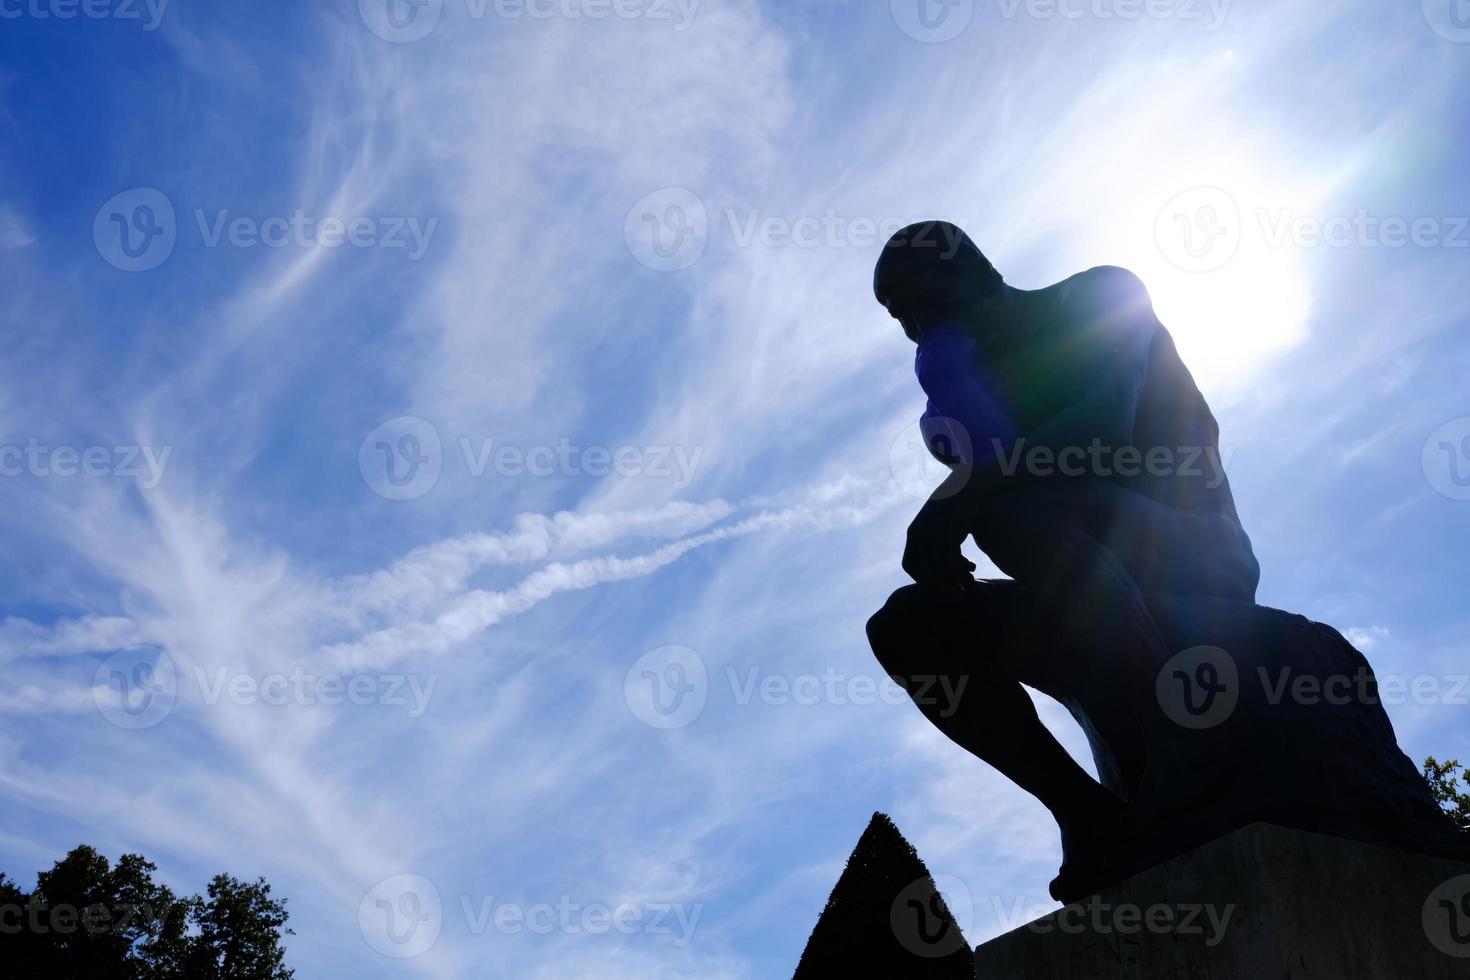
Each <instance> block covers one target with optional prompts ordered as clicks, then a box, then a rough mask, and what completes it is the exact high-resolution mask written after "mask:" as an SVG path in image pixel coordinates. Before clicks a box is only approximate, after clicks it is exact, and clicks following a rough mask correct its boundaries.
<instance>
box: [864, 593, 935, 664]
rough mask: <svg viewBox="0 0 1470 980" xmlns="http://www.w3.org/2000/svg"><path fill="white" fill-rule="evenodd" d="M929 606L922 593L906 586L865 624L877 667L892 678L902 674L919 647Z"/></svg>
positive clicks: (889, 598)
mask: <svg viewBox="0 0 1470 980" xmlns="http://www.w3.org/2000/svg"><path fill="white" fill-rule="evenodd" d="M927 606H928V602H927V600H926V598H925V596H924V594H923V589H921V588H920V587H919V586H917V585H909V586H905V587H904V588H901V589H899V590H898V591H897V592H895V593H893V595H891V596H889V597H888V601H887V602H885V603H884V604H883V608H882V609H879V610H878V611H877V612H876V613H874V614H873V615H872V617H871V618H870V619H869V620H868V643H869V645H871V646H872V648H873V655H874V656H876V657H877V658H878V663H880V664H882V666H883V669H884V670H886V671H887V672H888V673H889V674H890V675H891V674H903V673H906V672H907V668H908V666H909V664H910V663H911V661H912V659H913V656H914V654H915V652H916V651H917V650H918V648H919V647H920V646H921V645H922V636H921V635H920V634H921V628H922V626H923V624H924V622H925V617H924V613H923V611H924V609H925V608H926V607H927Z"/></svg>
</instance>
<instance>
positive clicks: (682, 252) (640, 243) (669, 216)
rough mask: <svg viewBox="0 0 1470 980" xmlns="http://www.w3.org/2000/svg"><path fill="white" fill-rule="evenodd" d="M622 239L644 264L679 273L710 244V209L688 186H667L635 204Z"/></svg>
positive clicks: (697, 258) (693, 261) (697, 259)
mask: <svg viewBox="0 0 1470 980" xmlns="http://www.w3.org/2000/svg"><path fill="white" fill-rule="evenodd" d="M623 240H624V241H625V242H626V243H627V245H628V251H629V252H630V253H632V255H633V258H635V259H637V260H638V261H639V262H640V263H641V264H642V265H644V266H646V267H648V268H650V269H652V270H654V271H655V272H678V271H680V270H681V269H687V268H689V267H690V266H691V265H693V264H694V263H696V262H698V261H699V259H700V257H701V256H703V255H704V250H705V246H706V245H708V243H709V211H708V210H707V209H706V208H705V206H704V201H703V200H702V199H701V198H700V196H699V195H698V194H696V193H694V192H693V191H691V190H689V189H688V188H686V187H665V188H663V189H661V190H657V191H654V192H653V193H652V194H649V195H648V196H647V197H644V198H643V199H642V200H640V201H639V202H638V203H637V204H635V205H633V207H632V210H630V211H629V212H628V217H627V219H626V220H625V221H624V223H623Z"/></svg>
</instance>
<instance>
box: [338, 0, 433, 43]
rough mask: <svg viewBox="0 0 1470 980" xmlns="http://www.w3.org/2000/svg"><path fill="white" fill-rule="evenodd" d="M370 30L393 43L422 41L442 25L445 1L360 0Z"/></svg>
mask: <svg viewBox="0 0 1470 980" xmlns="http://www.w3.org/2000/svg"><path fill="white" fill-rule="evenodd" d="M357 11H358V13H359V14H361V15H362V22H363V23H364V24H366V25H367V28H368V30H370V31H372V32H373V33H374V34H376V35H377V36H378V37H380V38H382V39H383V40H385V41H389V42H391V43H393V44H408V43H409V42H412V41H421V40H423V39H424V38H426V37H428V36H429V34H431V33H432V32H433V30H434V28H435V27H438V26H439V18H440V17H441V16H443V14H444V0H357Z"/></svg>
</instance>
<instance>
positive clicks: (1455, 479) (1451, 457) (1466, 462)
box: [1421, 416, 1470, 500]
mask: <svg viewBox="0 0 1470 980" xmlns="http://www.w3.org/2000/svg"><path fill="white" fill-rule="evenodd" d="M1421 462H1422V463H1423V466H1424V477H1425V479H1427V480H1428V481H1429V485H1430V486H1431V487H1433V488H1434V489H1435V491H1436V492H1438V493H1439V494H1441V495H1443V496H1445V497H1448V498H1450V499H1451V500H1470V416H1467V417H1462V418H1458V419H1451V420H1450V421H1448V422H1446V423H1445V424H1444V425H1442V426H1440V427H1439V428H1438V429H1436V430H1435V431H1434V434H1433V435H1431V436H1430V437H1429V441H1428V442H1426V443H1424V454H1423V458H1422V460H1421Z"/></svg>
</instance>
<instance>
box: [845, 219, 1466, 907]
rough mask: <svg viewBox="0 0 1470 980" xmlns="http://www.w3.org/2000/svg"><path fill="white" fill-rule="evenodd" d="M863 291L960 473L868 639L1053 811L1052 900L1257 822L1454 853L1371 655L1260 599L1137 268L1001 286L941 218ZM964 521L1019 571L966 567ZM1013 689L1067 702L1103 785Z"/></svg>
mask: <svg viewBox="0 0 1470 980" xmlns="http://www.w3.org/2000/svg"><path fill="white" fill-rule="evenodd" d="M874 291H875V293H876V296H877V299H878V301H879V302H880V303H882V304H883V306H884V307H885V308H887V310H888V311H889V313H890V314H892V315H893V317H894V318H895V319H897V320H898V321H899V323H900V324H901V325H902V327H903V330H904V332H905V334H907V335H908V337H909V338H910V339H911V340H913V341H914V342H915V343H916V345H917V348H918V350H917V356H916V359H915V372H916V373H917V375H918V379H919V382H920V385H921V386H922V387H923V389H924V392H925V393H926V394H927V396H928V399H929V405H928V409H927V411H926V412H925V414H924V417H923V420H922V422H921V428H922V431H923V433H924V437H925V441H926V443H927V445H928V447H929V449H930V451H931V452H932V453H933V454H934V455H935V457H936V458H938V459H940V461H941V462H943V463H945V464H946V465H948V466H949V467H950V468H951V474H950V477H949V478H948V479H946V480H945V481H944V483H943V484H942V485H941V486H940V487H939V488H938V489H937V490H936V491H935V492H934V494H933V495H932V497H931V498H930V499H929V501H928V502H927V503H925V505H924V506H923V508H922V509H921V510H920V512H919V514H918V516H917V517H916V518H915V519H914V521H913V523H912V524H911V525H910V527H909V532H908V543H907V547H906V549H905V553H904V557H903V567H904V570H905V571H906V572H908V574H909V575H910V576H911V577H912V578H913V579H914V582H915V584H914V585H911V586H908V587H905V588H902V589H900V590H898V591H897V592H895V593H894V594H893V596H892V597H891V598H890V599H889V600H888V602H887V604H886V605H885V606H884V607H883V609H882V610H880V611H879V612H878V613H877V614H876V615H875V616H874V617H873V618H872V619H871V620H870V621H869V623H868V636H869V639H870V641H871V643H872V646H873V650H874V652H875V654H876V655H877V657H878V659H879V661H880V662H881V663H882V665H883V666H884V668H885V669H886V670H887V671H888V673H889V674H890V675H892V676H894V677H895V678H897V679H899V680H900V682H902V683H905V684H907V685H908V687H909V691H910V694H911V696H912V697H913V699H914V701H915V703H916V704H917V705H918V706H919V708H920V709H921V710H922V711H924V713H925V714H926V716H927V717H928V718H929V719H930V720H931V721H932V722H933V723H934V724H935V725H936V726H937V727H938V728H939V729H940V730H941V731H943V732H944V734H945V735H947V736H948V737H949V738H951V739H952V740H953V741H955V742H956V743H958V744H959V745H960V746H962V747H963V748H965V749H967V750H968V751H970V752H972V753H973V754H975V755H976V756H979V757H980V758H981V759H984V760H985V761H986V762H988V763H990V764H991V765H992V766H994V767H995V768H996V769H998V770H999V771H1000V772H1001V773H1003V774H1004V775H1005V776H1007V777H1008V778H1010V779H1011V780H1013V781H1014V782H1015V783H1017V784H1018V785H1019V786H1021V787H1022V788H1023V789H1025V790H1027V791H1028V792H1030V793H1032V794H1033V795H1035V796H1036V797H1037V798H1038V799H1039V800H1040V801H1041V802H1042V803H1043V804H1044V805H1045V806H1046V807H1047V808H1048V809H1049V810H1050V811H1051V813H1052V815H1053V816H1054V817H1055V818H1056V820H1057V823H1058V825H1059V827H1060V829H1061V834H1062V845H1063V864H1062V868H1061V871H1060V873H1059V874H1058V876H1057V878H1056V880H1055V881H1053V882H1052V893H1053V895H1054V896H1056V897H1057V898H1059V899H1061V900H1063V901H1072V900H1075V899H1077V898H1080V897H1083V896H1085V895H1087V894H1089V893H1091V892H1093V891H1095V890H1097V889H1098V888H1100V887H1102V886H1105V885H1107V884H1110V883H1112V882H1115V881H1117V880H1119V879H1121V878H1122V877H1124V876H1126V875H1127V874H1129V873H1132V872H1135V871H1138V870H1142V869H1143V868H1145V867H1148V866H1150V865H1152V864H1155V863H1158V862H1159V861H1162V860H1164V859H1166V858H1168V857H1171V856H1173V855H1174V854H1177V853H1180V852H1182V851H1184V850H1187V849H1189V848H1190V847H1193V846H1196V845H1198V844H1201V843H1204V842H1205V841H1207V840H1210V839H1212V838H1214V837H1217V836H1219V835H1221V834H1223V833H1226V832H1228V831H1230V830H1232V829H1235V828H1236V827H1238V826H1242V825H1244V824H1246V823H1250V822H1253V821H1255V820H1272V821H1274V822H1277V823H1283V824H1287V825H1290V826H1297V827H1301V828H1302V829H1308V830H1320V831H1324V832H1329V833H1337V834H1339V835H1342V836H1349V837H1355V838H1358V839H1364V840H1370V841H1377V842H1382V843H1390V844H1394V845H1399V846H1403V845H1404V844H1405V843H1406V842H1407V841H1413V842H1415V843H1414V844H1413V846H1414V849H1425V850H1432V851H1435V852H1439V853H1449V854H1456V855H1465V854H1470V847H1467V846H1466V843H1465V842H1466V835H1463V834H1457V833H1455V832H1454V831H1452V830H1451V829H1450V828H1449V826H1448V824H1447V822H1446V821H1444V820H1443V818H1442V816H1441V815H1440V813H1439V811H1438V808H1437V807H1435V806H1434V804H1433V801H1432V798H1431V797H1430V796H1429V794H1428V790H1427V787H1426V786H1425V784H1424V782H1423V780H1422V779H1421V778H1420V777H1419V775H1418V772H1417V770H1416V769H1415V768H1414V766H1413V764H1412V763H1411V762H1410V761H1409V760H1408V758H1407V757H1406V756H1404V755H1403V753H1402V752H1400V751H1399V750H1398V747H1397V742H1396V740H1395V738H1394V735H1393V731H1392V728H1391V726H1390V725H1389V722H1388V718H1387V715H1386V714H1385V713H1384V712H1383V710H1382V708H1381V706H1380V705H1379V704H1378V702H1377V699H1376V682H1375V681H1374V680H1373V675H1372V672H1371V670H1370V669H1369V668H1368V665H1367V663H1366V661H1364V660H1363V658H1362V656H1361V654H1359V653H1358V652H1357V651H1356V650H1353V649H1352V647H1351V646H1350V645H1348V644H1347V642H1346V641H1345V640H1343V639H1342V637H1341V636H1340V635H1338V634H1337V633H1336V632H1335V631H1334V630H1332V629H1331V628H1330V627H1326V626H1322V625H1320V624H1316V623H1310V622H1308V621H1307V620H1305V619H1302V618H1301V617H1297V616H1291V615H1289V614H1287V613H1282V612H1280V611H1278V610H1272V609H1267V608H1265V607H1262V606H1258V605H1256V604H1255V592H1256V586H1257V583H1258V581H1259V577H1260V568H1259V565H1258V564H1257V562H1256V559H1255V556H1254V554H1253V552H1252V549H1251V543H1250V539H1249V538H1248V537H1247V536H1246V533H1245V531H1244V530H1243V529H1242V527H1241V523H1240V519H1239V517H1238V515H1237V514H1236V509H1235V503H1234V500H1233V499H1232V497H1231V493H1230V485H1229V482H1228V480H1226V478H1225V472H1224V467H1223V463H1222V459H1221V455H1220V451H1219V429H1218V426H1217V424H1216V422H1215V419H1214V417H1213V415H1211V413H1210V410H1209V407H1208V406H1207V405H1206V403H1205V400H1204V398H1203V396H1202V395H1201V394H1200V392H1199V389H1198V388H1197V387H1196V385H1195V383H1194V380H1193V378H1192V377H1191V375H1190V373H1189V371H1188V369H1187V368H1186V367H1185V366H1184V364H1183V362H1182V361H1181V360H1180V358H1179V355H1178V353H1177V351H1176V350H1175V347H1174V343H1173V340H1172V339H1171V337H1170V336H1169V333H1168V331H1167V330H1165V329H1164V327H1163V326H1162V325H1161V324H1160V323H1159V321H1158V319H1157V318H1156V317H1155V315H1154V311H1153V307H1152V304H1151V302H1150V300H1149V297H1148V294H1147V292H1146V291H1145V289H1144V287H1143V284H1142V283H1141V282H1139V280H1138V279H1137V278H1136V277H1135V276H1134V275H1133V274H1131V273H1129V272H1127V271H1125V270H1123V269H1118V268H1113V267H1100V268H1096V269H1092V270H1090V271H1087V272H1084V273H1081V274H1079V275H1076V276H1073V277H1071V278H1070V279H1067V280H1065V281H1063V282H1061V283H1058V284H1057V285H1054V286H1050V287H1047V288H1045V289H1040V290H1034V291H1028V290H1021V289H1016V288H1014V287H1012V286H1010V285H1008V284H1007V283H1006V282H1005V281H1004V280H1003V278H1002V277H1001V275H1000V274H999V273H998V272H997V271H996V270H995V268H994V267H993V266H992V265H991V263H990V262H989V260H987V259H986V257H985V256H984V255H983V254H981V252H980V250H979V249H978V248H976V247H975V245H974V243H973V242H972V241H971V240H970V239H969V237H968V236H966V235H965V233H964V232H963V231H961V230H960V229H959V228H957V227H955V226H954V225H952V224H949V223H947V222H924V223H921V224H917V225H912V226H910V227H908V228H905V229H904V230H902V231H900V232H899V233H897V234H896V235H894V236H893V238H892V239H891V240H890V241H889V242H888V244H887V245H886V246H885V248H884V250H883V253H882V256H881V257H880V259H879V261H878V266H877V270H876V272H875V276H874ZM967 536H973V538H974V540H975V542H976V544H977V545H978V546H979V547H980V549H981V550H982V551H983V552H985V554H986V555H987V556H988V557H989V558H990V559H991V560H992V561H993V562H994V563H995V565H996V566H997V567H998V568H999V569H1000V570H1001V571H1003V572H1004V573H1005V574H1007V575H1009V576H1010V577H1011V578H1010V579H1009V580H998V581H991V582H976V581H975V580H974V578H973V577H972V576H971V572H973V571H974V569H975V566H974V565H973V564H972V563H971V562H969V561H968V560H966V559H965V558H964V556H963V555H962V554H961V552H960V548H961V546H962V544H963V543H964V540H965V538H966V537H967ZM943 675H953V679H952V680H951V682H950V686H949V687H943V686H942V685H936V684H934V683H933V678H934V677H936V676H943ZM1339 675H1341V676H1343V677H1348V678H1356V679H1357V680H1356V681H1355V686H1354V687H1353V689H1352V691H1351V692H1350V695H1349V696H1348V697H1347V698H1346V699H1345V700H1344V699H1341V698H1339V699H1334V701H1333V702H1332V703H1331V704H1326V705H1324V703H1323V702H1322V701H1321V699H1320V698H1319V699H1318V700H1317V701H1314V702H1312V703H1306V699H1303V698H1301V697H1299V696H1297V695H1296V694H1295V693H1294V692H1293V693H1292V694H1289V695H1288V694H1284V690H1285V689H1284V688H1283V687H1282V683H1281V682H1282V680H1283V678H1284V681H1285V683H1286V685H1287V688H1289V687H1290V685H1291V684H1293V683H1296V682H1297V681H1298V680H1299V678H1301V677H1308V678H1314V679H1315V680H1316V681H1317V682H1318V683H1321V682H1322V681H1324V680H1326V679H1330V678H1336V677H1338V676H1339ZM961 678H968V679H969V683H968V684H967V685H966V686H964V687H956V686H954V685H955V684H958V683H959V681H960V679H961ZM1023 684H1024V685H1028V686H1031V687H1033V688H1035V689H1037V690H1039V691H1042V692H1044V693H1046V694H1048V695H1050V696H1051V697H1053V698H1055V699H1056V700H1058V701H1059V702H1061V703H1062V704H1063V705H1065V706H1066V707H1067V708H1068V709H1069V710H1070V711H1071V712H1072V714H1073V716H1074V717H1075V718H1076V719H1077V720H1078V722H1079V723H1080V724H1081V726H1082V727H1083V729H1084V731H1085V732H1086V734H1087V736H1088V739H1089V741H1090V743H1091V746H1092V750H1093V757H1094V761H1095V763H1096V766H1097V770H1098V774H1099V777H1100V782H1099V781H1098V780H1094V779H1093V778H1092V777H1091V776H1089V775H1088V773H1087V772H1086V771H1085V770H1084V769H1082V768H1081V767H1080V766H1079V765H1077V763H1076V762H1074V761H1073V760H1072V758H1071V757H1070V756H1069V755H1068V754H1067V752H1066V751H1065V750H1064V749H1063V748H1062V746H1061V744H1060V743H1059V742H1058V741H1057V740H1056V738H1055V737H1054V736H1053V735H1052V734H1051V732H1050V731H1049V730H1048V729H1047V728H1046V727H1045V726H1044V725H1043V724H1042V723H1041V721H1040V718H1039V717H1038V716H1037V713H1036V710H1035V708H1034V706H1033V704H1032V702H1031V699H1030V697H1029V696H1028V695H1027V694H1026V692H1025V691H1024V690H1023V688H1022V685H1023ZM940 689H944V690H951V691H954V690H962V691H963V692H964V695H963V698H962V701H961V703H960V704H959V705H949V704H944V703H942V702H940V701H939V700H937V699H936V698H935V697H934V696H933V692H934V691H935V690H940ZM1338 702H1341V703H1338ZM1324 707H1325V708H1326V709H1327V710H1326V711H1325V713H1324V711H1323V709H1324ZM1304 770H1306V771H1304Z"/></svg>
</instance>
